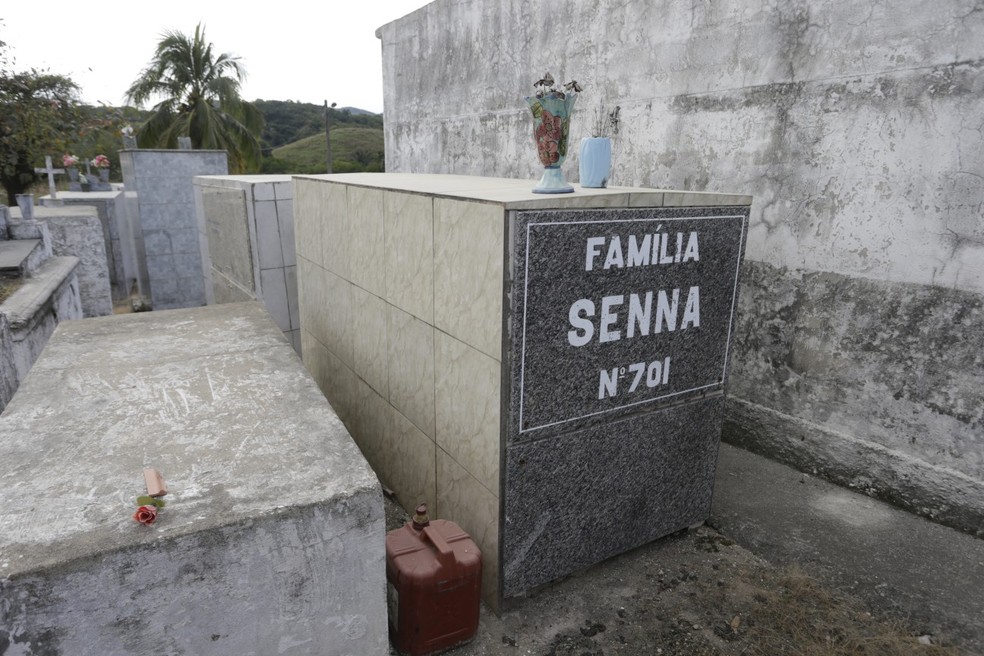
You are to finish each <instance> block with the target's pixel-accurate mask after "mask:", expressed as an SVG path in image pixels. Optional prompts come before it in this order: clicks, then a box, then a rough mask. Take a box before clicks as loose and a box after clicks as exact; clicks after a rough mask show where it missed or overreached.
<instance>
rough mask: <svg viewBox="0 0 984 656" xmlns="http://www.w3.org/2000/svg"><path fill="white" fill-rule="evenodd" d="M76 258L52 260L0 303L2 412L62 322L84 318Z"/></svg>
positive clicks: (0, 395)
mask: <svg viewBox="0 0 984 656" xmlns="http://www.w3.org/2000/svg"><path fill="white" fill-rule="evenodd" d="M78 264H79V260H78V258H77V257H53V258H50V259H48V260H47V261H45V262H44V263H43V264H41V266H40V267H39V268H38V269H37V270H36V271H35V272H34V273H33V275H32V276H31V277H30V278H26V279H25V280H24V282H23V284H22V285H21V286H20V288H19V289H18V290H17V291H16V292H14V293H13V294H12V295H11V296H10V297H9V298H8V299H7V300H6V301H4V302H3V304H0V316H2V317H3V321H0V324H2V325H0V339H2V340H3V342H4V344H3V346H0V367H3V369H4V373H3V374H2V375H0V379H2V382H0V411H3V409H4V408H5V407H6V405H7V403H8V402H9V401H10V399H11V398H12V397H13V394H14V392H16V391H17V387H18V386H19V385H20V382H21V381H22V380H24V378H26V377H27V374H28V373H29V372H30V371H31V366H32V365H33V364H34V361H35V360H37V359H38V356H40V355H41V351H43V350H44V346H45V344H47V343H48V339H49V338H50V337H51V335H52V333H54V332H55V328H57V327H58V324H59V323H60V322H61V321H65V320H67V319H81V318H82V302H81V300H80V297H79V279H78V276H77V275H76V273H75V271H76V269H77V268H78Z"/></svg>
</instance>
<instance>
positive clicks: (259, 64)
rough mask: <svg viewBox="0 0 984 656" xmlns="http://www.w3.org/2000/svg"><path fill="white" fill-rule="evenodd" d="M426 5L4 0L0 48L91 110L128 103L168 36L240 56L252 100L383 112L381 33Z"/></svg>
mask: <svg viewBox="0 0 984 656" xmlns="http://www.w3.org/2000/svg"><path fill="white" fill-rule="evenodd" d="M429 1H430V0H349V1H346V2H344V3H343V2H336V1H335V0H322V1H321V2H310V1H308V2H300V1H298V0H273V1H272V2H263V3H255V4H254V3H246V2H235V3H233V2H217V1H213V0H197V1H191V0H163V1H161V2H154V3H150V2H135V3H126V4H123V3H111V2H110V3H101V2H99V1H98V0H97V1H95V2H93V1H91V0H90V1H88V2H77V1H76V2H67V1H65V0H54V1H52V0H47V1H45V2H27V1H25V0H3V8H2V9H0V41H5V42H6V43H7V45H8V54H9V55H12V56H13V57H14V58H15V60H16V61H15V64H14V68H15V69H17V70H23V69H27V68H31V67H34V68H44V69H49V70H50V72H52V73H59V74H62V75H67V76H69V77H71V78H72V80H74V81H75V83H76V84H78V85H79V86H80V87H81V89H82V99H83V100H84V101H85V102H87V103H91V104H97V103H105V104H108V105H114V106H118V105H122V104H123V96H124V95H125V92H126V89H127V88H128V87H129V86H130V83H131V82H133V80H134V79H136V77H137V76H138V75H139V74H140V71H141V70H143V68H144V66H146V64H147V63H148V62H149V61H150V59H151V57H152V56H153V54H154V48H155V46H156V45H157V42H158V41H159V40H160V35H161V33H162V32H164V31H165V30H169V29H174V30H179V31H181V32H184V33H186V34H189V35H191V34H194V31H195V25H197V24H198V23H199V22H202V23H204V25H205V29H206V31H205V36H206V39H207V40H208V41H211V42H212V43H213V44H214V48H215V51H216V52H218V53H222V52H228V53H231V54H234V55H238V56H239V57H241V58H242V63H243V64H244V65H245V66H246V71H247V74H248V77H247V78H246V81H245V83H244V84H243V89H242V96H243V98H245V99H246V100H256V99H257V98H262V99H264V100H298V101H302V102H311V103H318V104H321V103H322V102H324V101H325V100H328V102H337V103H338V105H339V106H340V107H346V106H352V107H360V108H362V109H367V110H369V111H373V112H382V111H383V88H382V85H383V82H382V64H381V58H380V41H379V39H377V38H376V35H375V32H376V29H377V28H378V27H381V26H382V25H385V24H386V23H389V22H391V21H393V20H396V19H397V18H400V17H401V16H405V15H406V14H409V13H411V12H413V11H415V10H416V9H418V8H420V7H422V6H424V5H426V4H427V3H428V2H429Z"/></svg>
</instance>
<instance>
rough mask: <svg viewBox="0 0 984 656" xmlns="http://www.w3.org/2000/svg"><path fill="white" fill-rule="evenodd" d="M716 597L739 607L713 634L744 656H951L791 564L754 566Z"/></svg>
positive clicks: (950, 652) (953, 654)
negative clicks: (737, 646)
mask: <svg viewBox="0 0 984 656" xmlns="http://www.w3.org/2000/svg"><path fill="white" fill-rule="evenodd" d="M749 574H752V575H751V576H747V577H744V578H743V579H742V581H741V584H740V585H738V586H736V587H733V588H732V594H730V595H726V597H730V599H728V598H722V599H721V600H720V602H721V603H722V604H723V605H726V604H728V602H730V603H731V604H733V606H732V608H737V607H741V611H736V612H734V615H733V616H732V617H731V619H730V620H725V622H723V623H722V624H718V625H717V627H716V628H715V633H716V634H717V636H718V637H720V638H723V639H724V640H726V641H734V642H736V643H738V644H740V645H741V647H740V649H739V651H738V653H740V654H747V655H749V656H766V655H769V656H771V655H773V654H797V655H800V656H861V655H864V656H909V655H911V654H920V655H922V654H925V655H926V656H956V655H957V654H959V652H958V651H957V650H955V649H952V648H948V647H942V646H939V645H924V644H922V643H920V642H919V639H918V637H917V636H915V635H913V634H912V633H911V631H910V630H908V629H907V628H906V626H905V625H904V624H903V623H902V622H899V621H896V620H890V619H885V618H876V617H874V616H872V614H871V613H870V612H868V611H867V610H865V609H864V608H863V607H862V606H861V605H860V603H859V602H857V601H856V600H854V599H851V598H848V597H845V596H842V595H839V594H837V593H836V592H833V591H831V590H830V589H829V588H827V587H824V586H823V585H822V584H820V583H819V582H818V581H817V580H815V579H814V578H812V577H810V576H808V575H806V574H805V573H803V572H802V571H801V570H800V569H798V568H796V567H790V568H786V569H777V570H773V569H768V568H763V569H762V570H759V571H756V572H754V573H751V572H750V573H749Z"/></svg>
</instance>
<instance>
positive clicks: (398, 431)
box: [378, 406, 437, 514]
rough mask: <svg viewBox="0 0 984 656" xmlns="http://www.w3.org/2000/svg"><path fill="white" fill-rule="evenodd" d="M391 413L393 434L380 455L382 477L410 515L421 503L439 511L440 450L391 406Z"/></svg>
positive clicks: (390, 428) (390, 434)
mask: <svg viewBox="0 0 984 656" xmlns="http://www.w3.org/2000/svg"><path fill="white" fill-rule="evenodd" d="M390 413H391V422H390V424H389V430H390V433H389V438H388V439H387V442H386V448H385V449H384V450H383V452H382V454H381V463H380V469H379V470H378V474H379V478H380V479H381V480H382V481H383V483H384V484H385V485H386V486H387V487H389V488H390V489H391V490H393V491H394V492H396V498H397V500H398V501H399V502H400V505H402V506H403V508H404V509H405V510H407V511H408V512H410V513H411V514H413V509H414V508H416V507H417V505H418V504H420V503H426V504H427V507H428V508H436V507H437V505H436V501H437V487H436V483H435V480H436V476H437V466H436V463H435V458H436V449H437V447H436V445H435V444H434V442H433V440H431V439H430V438H429V437H427V436H426V435H424V434H423V433H422V432H420V430H419V429H418V428H417V427H416V426H414V425H413V424H412V423H411V422H410V420H409V419H407V418H406V417H404V416H403V415H402V414H400V413H399V412H397V411H396V410H395V409H393V408H392V406H390Z"/></svg>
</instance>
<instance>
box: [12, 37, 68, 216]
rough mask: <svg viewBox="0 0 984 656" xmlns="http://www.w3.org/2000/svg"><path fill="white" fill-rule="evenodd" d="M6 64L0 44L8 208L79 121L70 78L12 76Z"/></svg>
mask: <svg viewBox="0 0 984 656" xmlns="http://www.w3.org/2000/svg"><path fill="white" fill-rule="evenodd" d="M11 65H12V63H11V61H10V59H9V58H8V56H7V46H6V44H5V43H4V42H2V41H0V183H2V184H3V188H4V191H5V192H6V193H7V204H8V205H14V204H15V203H16V199H15V195H16V194H23V193H25V192H27V190H28V189H29V188H30V186H31V184H32V183H33V182H34V180H35V173H34V167H35V166H40V165H42V164H43V163H44V156H45V155H46V154H48V155H55V154H56V153H59V152H61V151H62V150H63V149H64V147H65V144H66V138H67V137H69V136H71V135H73V134H74V133H75V131H76V129H77V127H78V122H79V119H80V113H79V102H78V97H77V94H78V87H77V86H76V85H75V83H74V82H72V80H70V79H69V78H67V77H64V76H62V75H52V74H50V73H46V72H43V71H38V70H36V69H31V70H28V71H24V72H20V73H16V72H13V71H12V70H11V68H10V67H11ZM54 163H55V165H56V166H58V165H60V164H61V162H60V161H59V160H56V161H55V162H54Z"/></svg>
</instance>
